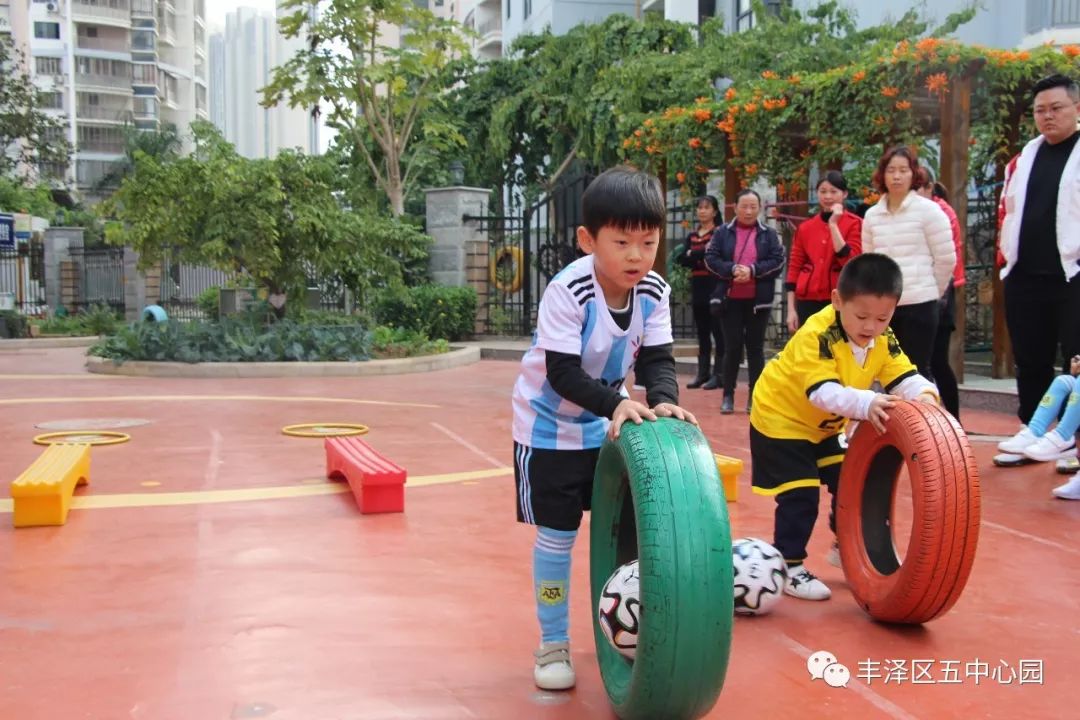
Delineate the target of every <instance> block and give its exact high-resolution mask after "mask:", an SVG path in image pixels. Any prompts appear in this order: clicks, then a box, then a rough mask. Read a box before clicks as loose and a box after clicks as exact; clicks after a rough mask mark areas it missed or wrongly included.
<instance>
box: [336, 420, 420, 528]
mask: <svg viewBox="0 0 1080 720" xmlns="http://www.w3.org/2000/svg"><path fill="white" fill-rule="evenodd" d="M324 444H325V447H326V477H328V478H330V479H332V480H345V481H346V482H348V483H349V488H351V489H352V493H353V497H355V498H356V504H357V506H358V507H359V508H360V512H361V513H364V514H368V513H386V512H404V511H405V477H406V472H405V468H403V467H401V466H400V465H398V464H397V463H395V462H393V461H391V460H388V459H387V458H385V457H383V456H382V455H380V454H379V453H378V452H376V451H375V449H374V448H373V447H371V446H370V445H368V444H367V443H366V442H364V441H363V440H361V439H360V438H358V437H355V436H351V437H335V438H327V439H326V440H325V443H324Z"/></svg>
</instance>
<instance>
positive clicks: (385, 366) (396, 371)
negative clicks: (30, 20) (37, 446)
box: [86, 347, 480, 378]
mask: <svg viewBox="0 0 1080 720" xmlns="http://www.w3.org/2000/svg"><path fill="white" fill-rule="evenodd" d="M479 360H480V348H479V347H456V348H452V349H451V350H450V352H447V353H442V354H440V355H421V356H419V357H411V358H394V359H390V360H365V361H364V362H235V363H228V362H211V363H181V362H151V361H146V360H128V361H126V362H124V363H122V364H120V363H116V362H114V361H112V360H109V359H106V358H102V357H97V356H94V355H91V356H90V357H88V358H87V360H86V368H87V370H89V371H90V372H92V373H98V374H101V375H129V376H133V377H169V378H176V377H188V378H259V377H363V376H375V375H405V374H408V373H422V372H431V371H433V370H449V369H450V368H456V367H463V366H465V365H472V364H473V363H475V362H478V361H479Z"/></svg>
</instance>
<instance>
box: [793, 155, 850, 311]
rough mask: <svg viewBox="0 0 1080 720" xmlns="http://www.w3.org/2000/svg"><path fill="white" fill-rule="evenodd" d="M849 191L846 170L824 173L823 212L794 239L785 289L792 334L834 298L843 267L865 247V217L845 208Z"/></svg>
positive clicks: (820, 189)
mask: <svg viewBox="0 0 1080 720" xmlns="http://www.w3.org/2000/svg"><path fill="white" fill-rule="evenodd" d="M847 194H848V188H847V181H846V180H844V175H843V173H841V172H840V171H838V170H830V171H829V172H827V173H825V175H824V176H822V178H821V180H819V181H818V185H817V196H818V205H819V206H820V207H821V212H819V213H818V214H817V215H815V216H814V217H812V218H810V219H809V220H807V221H806V222H804V223H803V224H802V225H800V226H799V229H798V230H797V231H795V238H794V239H793V240H792V241H791V254H790V256H789V258H788V271H787V281H786V282H785V283H784V289H785V290H787V325H788V330H790V331H791V332H792V333H794V332H795V331H796V330H798V329H799V327H800V326H801V325H802V324H803V323H805V322H806V319H807V318H809V317H810V316H811V315H813V314H814V313H816V312H818V311H819V310H821V309H823V308H824V307H825V306H826V305H828V304H829V303H830V302H831V301H832V291H833V290H834V289H836V281H837V279H838V278H839V277H840V270H841V268H843V267H844V265H845V264H846V263H847V261H848V260H850V259H851V258H853V257H855V256H856V255H858V254H859V252H860V250H861V248H862V220H861V219H860V218H859V216H858V215H855V214H853V213H849V212H845V211H844V200H846V199H847Z"/></svg>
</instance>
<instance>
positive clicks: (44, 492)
mask: <svg viewBox="0 0 1080 720" xmlns="http://www.w3.org/2000/svg"><path fill="white" fill-rule="evenodd" d="M89 481H90V446H89V445H85V444H58V445H49V446H48V447H47V448H45V452H43V453H41V456H40V457H38V459H37V460H35V461H34V462H33V463H32V464H31V465H30V467H28V468H27V469H26V471H25V472H23V474H22V475H20V476H19V477H17V478H15V479H14V480H13V481H12V482H11V498H12V500H13V501H14V507H15V511H14V514H13V517H14V520H15V527H34V526H37V525H63V524H64V523H65V522H67V515H68V509H69V508H70V507H71V496H72V495H73V494H74V493H75V486H76V485H85V484H87V483H88V482H89Z"/></svg>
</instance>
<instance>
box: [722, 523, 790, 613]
mask: <svg viewBox="0 0 1080 720" xmlns="http://www.w3.org/2000/svg"><path fill="white" fill-rule="evenodd" d="M731 556H732V563H733V565H734V567H735V613H736V614H738V615H765V614H766V613H768V612H771V611H772V609H773V607H774V606H775V605H776V603H778V602H779V601H780V598H781V597H782V596H783V593H784V583H785V582H786V581H787V566H786V565H785V563H784V558H783V556H782V555H780V551H779V550H777V549H776V548H774V547H773V546H772V545H770V544H769V543H767V542H765V541H764V540H759V539H758V538H739V539H738V540H736V541H734V542H733V543H732V544H731Z"/></svg>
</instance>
